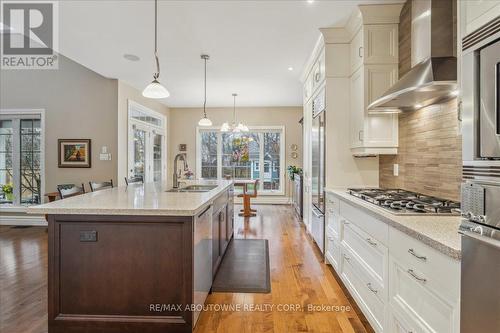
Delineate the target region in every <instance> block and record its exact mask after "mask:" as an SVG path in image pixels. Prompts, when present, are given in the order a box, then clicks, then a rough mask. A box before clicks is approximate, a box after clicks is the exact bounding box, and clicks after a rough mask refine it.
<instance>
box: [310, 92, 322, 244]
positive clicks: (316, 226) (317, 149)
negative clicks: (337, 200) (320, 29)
mask: <svg viewBox="0 0 500 333" xmlns="http://www.w3.org/2000/svg"><path fill="white" fill-rule="evenodd" d="M325 105H326V103H325V89H324V88H322V89H321V90H320V91H319V93H318V95H317V96H316V97H315V98H314V99H313V104H312V116H313V119H312V133H311V151H312V169H311V171H312V172H311V176H312V190H311V192H312V207H311V209H312V220H311V233H312V236H313V238H314V241H315V242H316V244H317V245H318V247H319V249H320V251H321V252H322V253H324V244H325V193H324V187H325V124H326V119H325V117H326V116H325V114H326V112H325Z"/></svg>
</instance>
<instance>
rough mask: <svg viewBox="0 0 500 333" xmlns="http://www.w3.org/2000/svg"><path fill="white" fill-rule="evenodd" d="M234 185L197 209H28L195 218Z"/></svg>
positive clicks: (29, 210) (53, 212)
mask: <svg viewBox="0 0 500 333" xmlns="http://www.w3.org/2000/svg"><path fill="white" fill-rule="evenodd" d="M232 185H233V183H232V182H230V183H227V184H224V185H223V186H221V187H220V188H218V189H217V190H216V191H215V192H214V194H213V195H212V196H211V197H210V198H209V199H207V200H206V201H205V202H203V203H201V204H200V205H198V206H197V207H196V208H195V209H179V210H176V209H169V208H167V209H162V208H104V209H103V208H98V209H93V208H48V207H40V206H43V205H40V206H34V207H28V208H27V210H26V213H27V214H30V215H103V216H104V215H117V216H127V215H128V216H162V215H163V216H183V217H186V216H195V215H196V214H198V213H199V212H201V211H202V210H203V209H204V208H205V207H206V206H207V205H208V204H212V203H213V201H214V200H215V199H216V198H217V197H218V196H219V195H221V193H222V192H224V191H225V190H227V189H228V188H229V187H231V186H232Z"/></svg>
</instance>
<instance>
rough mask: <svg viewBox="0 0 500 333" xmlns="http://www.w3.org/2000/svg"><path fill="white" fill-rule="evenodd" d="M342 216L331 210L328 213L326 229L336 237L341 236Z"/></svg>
mask: <svg viewBox="0 0 500 333" xmlns="http://www.w3.org/2000/svg"><path fill="white" fill-rule="evenodd" d="M340 220H341V218H340V216H339V215H338V214H337V213H335V212H331V211H329V210H327V211H326V220H325V221H326V228H327V229H330V230H331V231H332V232H333V234H334V236H335V237H339V236H340Z"/></svg>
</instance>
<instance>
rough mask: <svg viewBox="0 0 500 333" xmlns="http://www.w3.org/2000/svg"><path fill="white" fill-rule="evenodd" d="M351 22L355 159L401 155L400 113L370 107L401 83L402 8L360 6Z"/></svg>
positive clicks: (353, 148) (351, 124)
mask: <svg viewBox="0 0 500 333" xmlns="http://www.w3.org/2000/svg"><path fill="white" fill-rule="evenodd" d="M359 8H360V12H359V13H356V14H354V15H353V16H352V17H351V20H350V21H349V24H348V26H347V28H346V29H347V31H349V32H350V34H351V36H352V38H351V40H350V60H351V66H350V69H351V76H350V90H351V98H350V99H351V103H350V132H351V135H350V138H351V140H350V141H351V152H352V153H353V154H354V155H355V156H367V155H379V154H397V148H398V116H397V114H370V113H368V111H367V106H368V105H369V104H370V103H371V102H373V101H374V100H375V99H377V98H378V97H380V96H381V95H382V94H383V93H384V92H385V91H386V90H387V89H389V88H390V87H391V86H392V85H393V84H394V83H396V81H397V80H398V23H399V12H400V11H401V5H382V6H380V5H378V6H374V5H366V6H359Z"/></svg>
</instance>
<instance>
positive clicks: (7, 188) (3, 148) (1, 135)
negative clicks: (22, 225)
mask: <svg viewBox="0 0 500 333" xmlns="http://www.w3.org/2000/svg"><path fill="white" fill-rule="evenodd" d="M12 133H13V130H12V120H0V204H12V203H13V200H14V188H13V187H14V186H15V185H14V172H13V166H12V150H13V141H12V140H13V136H12Z"/></svg>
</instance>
